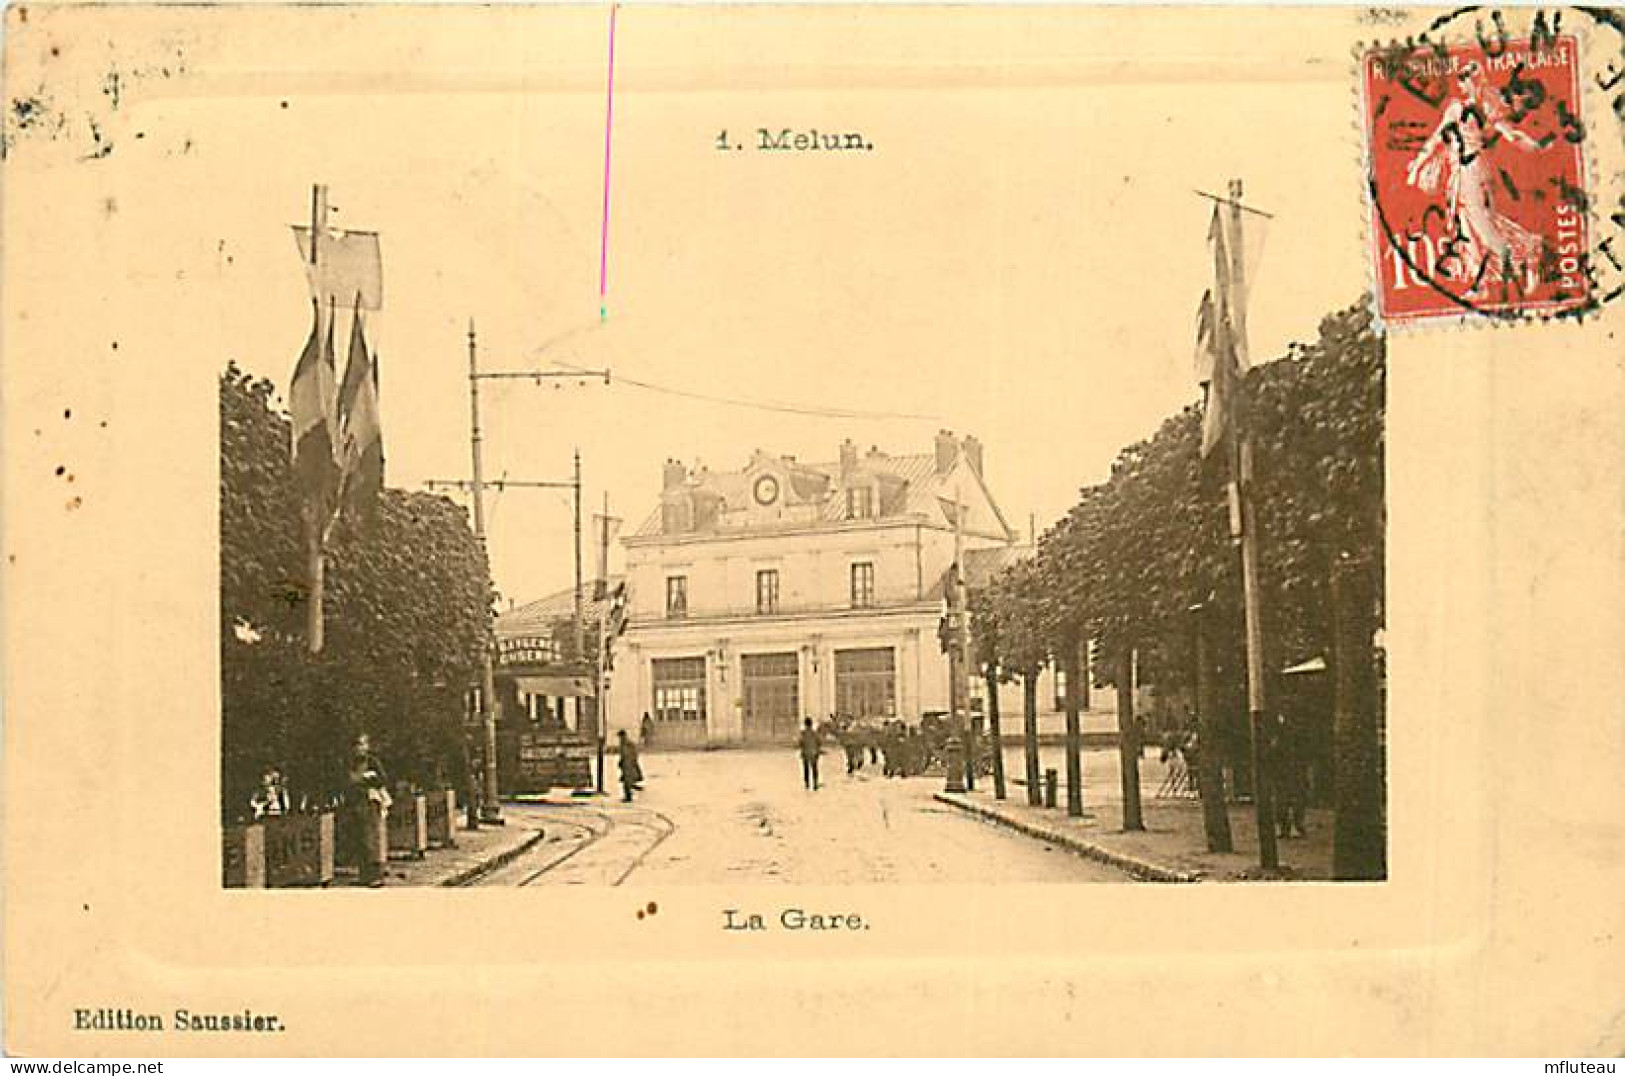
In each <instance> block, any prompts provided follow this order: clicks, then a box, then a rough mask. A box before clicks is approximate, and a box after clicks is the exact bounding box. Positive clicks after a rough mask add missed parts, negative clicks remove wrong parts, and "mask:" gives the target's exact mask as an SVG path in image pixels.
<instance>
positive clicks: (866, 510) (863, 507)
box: [846, 486, 875, 519]
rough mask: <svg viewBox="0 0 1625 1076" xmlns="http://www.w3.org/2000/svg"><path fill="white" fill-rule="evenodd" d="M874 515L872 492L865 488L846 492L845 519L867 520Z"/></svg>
mask: <svg viewBox="0 0 1625 1076" xmlns="http://www.w3.org/2000/svg"><path fill="white" fill-rule="evenodd" d="M874 514H875V504H874V491H873V490H871V489H869V488H868V487H867V486H863V487H859V488H854V489H849V490H847V491H846V518H847V519H868V518H870V517H871V516H873V515H874Z"/></svg>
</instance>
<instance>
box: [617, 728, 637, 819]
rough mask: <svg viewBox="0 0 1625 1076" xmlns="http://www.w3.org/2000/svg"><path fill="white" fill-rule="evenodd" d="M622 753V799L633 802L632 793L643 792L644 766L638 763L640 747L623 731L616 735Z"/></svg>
mask: <svg viewBox="0 0 1625 1076" xmlns="http://www.w3.org/2000/svg"><path fill="white" fill-rule="evenodd" d="M615 736H616V739H617V741H618V744H619V749H620V753H621V762H620V769H621V799H622V801H623V802H626V803H631V802H632V793H634V792H641V791H643V766H642V764H641V763H639V762H638V745H637V744H635V743H633V742H632V737H630V736H628V735H627V734H626V730H625V729H621V730H620V731H619V732H617V733H616V734H615Z"/></svg>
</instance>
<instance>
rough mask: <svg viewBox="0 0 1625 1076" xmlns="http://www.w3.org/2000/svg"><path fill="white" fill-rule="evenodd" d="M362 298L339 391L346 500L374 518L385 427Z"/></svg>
mask: <svg viewBox="0 0 1625 1076" xmlns="http://www.w3.org/2000/svg"><path fill="white" fill-rule="evenodd" d="M361 301H362V296H361V295H359V294H357V295H356V311H355V318H354V320H353V321H352V322H351V324H350V358H349V361H348V362H347V364H346V365H345V368H344V385H343V387H342V388H341V389H340V390H339V415H340V433H341V437H342V439H341V441H340V444H341V445H342V455H341V462H342V463H343V465H344V480H345V485H344V499H345V503H346V504H347V505H350V506H354V508H355V510H356V511H357V512H359V513H360V515H361V518H362V519H364V520H369V521H370V520H371V519H372V518H373V515H374V513H375V512H376V509H377V505H378V491H379V490H381V489H382V488H383V485H384V429H383V423H382V421H381V420H380V417H379V413H378V382H377V374H376V371H375V367H374V365H373V361H372V359H371V357H370V356H369V355H368V354H367V340H366V336H365V334H364V332H363V330H362V323H361Z"/></svg>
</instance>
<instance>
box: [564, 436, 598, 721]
mask: <svg viewBox="0 0 1625 1076" xmlns="http://www.w3.org/2000/svg"><path fill="white" fill-rule="evenodd" d="M571 473H572V475H573V478H574V489H573V492H572V496H571V498H570V524H571V528H572V532H573V538H574V541H575V560H576V592H575V605H574V612H575V631H576V660H577V661H585V660H586V658H587V638H586V634H585V624H584V622H583V621H582V616H581V449H579V448H578V449H576V450H575V470H574V471H573V472H571ZM595 694H596V692H595ZM582 708H583V707H582V702H581V696H579V695H577V696H576V728H577V729H579V728H581V711H582Z"/></svg>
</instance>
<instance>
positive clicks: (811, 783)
mask: <svg viewBox="0 0 1625 1076" xmlns="http://www.w3.org/2000/svg"><path fill="white" fill-rule="evenodd" d="M798 748H799V750H800V752H801V781H802V783H803V784H805V785H806V786H807V787H808V788H809V789H811V790H812V791H814V792H816V791H818V755H819V753H820V751H821V750H822V748H823V745H822V743H821V742H820V740H819V738H818V730H817V729H815V728H813V723H812V718H810V717H808V718H803V719H802V722H801V738H800V740H799V742H798Z"/></svg>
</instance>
